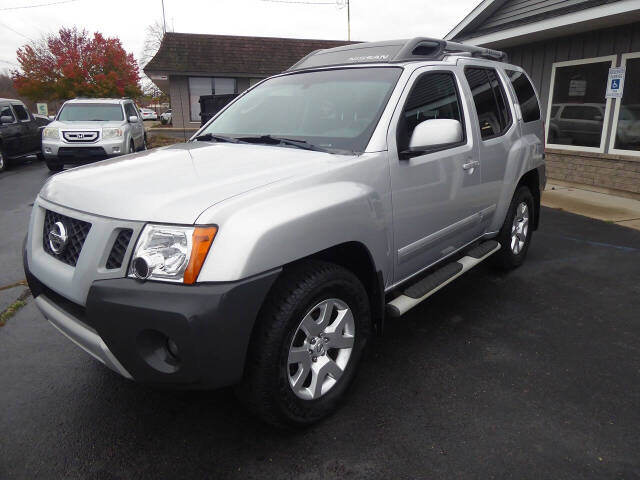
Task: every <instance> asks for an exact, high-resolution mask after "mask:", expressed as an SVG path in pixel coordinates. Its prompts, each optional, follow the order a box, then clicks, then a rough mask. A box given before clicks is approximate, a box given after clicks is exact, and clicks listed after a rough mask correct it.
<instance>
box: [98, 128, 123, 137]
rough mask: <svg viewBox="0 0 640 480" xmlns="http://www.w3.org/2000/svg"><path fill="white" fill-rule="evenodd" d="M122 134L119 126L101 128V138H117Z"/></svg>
mask: <svg viewBox="0 0 640 480" xmlns="http://www.w3.org/2000/svg"><path fill="white" fill-rule="evenodd" d="M121 136H122V129H121V128H103V129H102V138H117V137H121Z"/></svg>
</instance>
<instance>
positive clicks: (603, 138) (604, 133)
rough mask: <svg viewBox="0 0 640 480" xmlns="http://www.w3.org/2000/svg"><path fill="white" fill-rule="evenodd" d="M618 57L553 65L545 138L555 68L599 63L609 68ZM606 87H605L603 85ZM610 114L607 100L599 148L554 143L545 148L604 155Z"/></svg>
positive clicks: (609, 105) (549, 119) (546, 129)
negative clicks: (608, 64) (608, 63)
mask: <svg viewBox="0 0 640 480" xmlns="http://www.w3.org/2000/svg"><path fill="white" fill-rule="evenodd" d="M617 58H618V56H617V55H607V56H605V57H594V58H584V59H581V60H569V61H567V62H556V63H554V64H553V66H552V69H551V85H550V86H549V100H548V105H547V121H546V122H545V132H544V134H545V138H547V139H548V138H549V126H550V125H549V124H550V123H551V105H552V104H553V89H554V87H555V83H556V68H557V67H570V66H572V65H584V64H586V63H599V62H610V64H611V67H613V66H614V64H615V63H616V60H617ZM605 87H606V85H605ZM610 112H611V99H610V98H607V102H606V106H605V110H604V118H603V119H602V122H603V125H602V136H601V137H600V146H599V147H582V146H580V145H560V144H554V143H547V144H546V147H547V148H556V149H558V150H572V151H576V152H595V153H604V149H605V145H606V143H607V142H606V141H607V133H608V127H609V114H610Z"/></svg>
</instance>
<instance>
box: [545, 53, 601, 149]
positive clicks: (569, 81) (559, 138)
mask: <svg viewBox="0 0 640 480" xmlns="http://www.w3.org/2000/svg"><path fill="white" fill-rule="evenodd" d="M610 66H611V62H610V61H604V62H595V63H584V64H579V65H567V66H562V67H556V70H555V81H554V87H553V101H552V106H551V114H550V119H549V132H548V143H549V144H555V145H577V146H583V147H599V146H600V144H601V141H602V130H603V127H604V119H605V108H606V101H605V93H606V87H607V78H608V74H609V67H610Z"/></svg>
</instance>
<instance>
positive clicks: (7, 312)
mask: <svg viewBox="0 0 640 480" xmlns="http://www.w3.org/2000/svg"><path fill="white" fill-rule="evenodd" d="M17 285H19V284H17ZM14 286H15V285H14ZM30 295H31V290H29V289H28V288H27V289H26V290H25V291H24V292H22V293H21V294H20V296H19V297H18V298H17V299H16V300H15V301H14V302H13V303H12V304H11V305H9V306H8V307H7V308H6V309H4V310H3V311H2V313H0V327H4V326H5V324H6V323H7V320H9V319H10V318H11V317H13V316H14V315H15V314H16V313H18V310H20V309H21V308H22V307H24V306H25V305H26V304H27V299H28V298H29V296H30Z"/></svg>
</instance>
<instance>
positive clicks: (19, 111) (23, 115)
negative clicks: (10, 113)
mask: <svg viewBox="0 0 640 480" xmlns="http://www.w3.org/2000/svg"><path fill="white" fill-rule="evenodd" d="M13 110H14V111H15V112H16V117H18V120H20V121H21V122H24V121H26V120H29V113H27V111H26V110H25V108H24V107H23V106H22V105H13Z"/></svg>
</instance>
